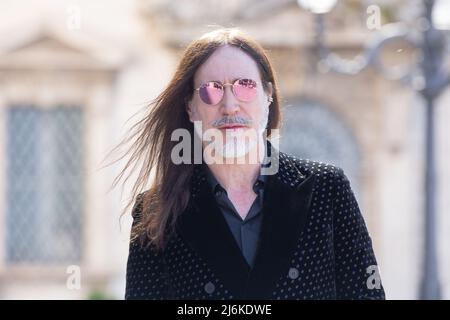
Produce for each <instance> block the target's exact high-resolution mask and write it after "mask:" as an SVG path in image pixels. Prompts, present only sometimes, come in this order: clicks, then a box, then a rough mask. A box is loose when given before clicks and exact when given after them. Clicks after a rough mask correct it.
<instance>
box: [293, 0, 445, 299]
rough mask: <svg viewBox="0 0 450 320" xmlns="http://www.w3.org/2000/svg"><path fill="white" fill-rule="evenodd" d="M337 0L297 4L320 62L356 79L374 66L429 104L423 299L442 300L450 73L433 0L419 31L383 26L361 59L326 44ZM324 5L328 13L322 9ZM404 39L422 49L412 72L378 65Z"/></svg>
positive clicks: (426, 2) (425, 2)
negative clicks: (442, 169)
mask: <svg viewBox="0 0 450 320" xmlns="http://www.w3.org/2000/svg"><path fill="white" fill-rule="evenodd" d="M336 1H337V0H321V1H319V2H320V3H321V5H322V7H320V8H319V9H320V10H315V8H314V4H315V0H298V3H299V4H300V5H301V6H302V7H304V8H306V9H308V10H310V11H312V12H313V13H315V14H316V16H315V22H316V35H315V38H316V46H317V49H318V54H319V57H320V58H321V60H322V61H321V63H324V64H325V65H326V67H327V68H328V69H330V70H333V71H335V72H338V73H342V74H348V75H355V74H357V73H359V72H360V71H362V70H363V69H365V68H366V67H368V66H369V65H372V66H374V67H375V69H376V70H377V71H379V72H380V73H381V74H383V75H384V76H385V77H386V78H388V79H391V80H398V81H401V82H402V83H404V84H406V85H407V86H410V87H412V88H413V89H414V90H415V91H416V92H417V93H419V94H420V96H421V97H422V98H423V100H424V102H425V107H426V112H425V159H424V160H425V176H424V196H425V202H424V219H425V229H424V232H425V241H424V247H423V250H424V254H423V274H422V279H421V286H420V298H421V299H440V297H441V289H440V284H439V274H438V262H437V249H436V247H437V243H436V201H435V195H436V167H435V145H434V143H435V139H434V116H435V115H434V112H435V101H436V99H437V98H438V96H439V95H440V94H441V93H442V91H443V90H444V89H445V88H447V87H448V86H449V84H450V75H449V74H448V73H447V72H446V71H445V70H444V62H445V61H444V53H445V50H446V44H447V43H446V41H445V37H444V34H443V31H441V30H437V29H436V28H435V27H434V25H433V19H432V12H433V7H434V5H435V1H434V0H423V8H424V13H423V14H422V16H421V17H420V18H419V19H418V21H419V22H420V28H419V32H418V33H417V32H416V33H414V32H413V31H411V30H409V29H408V28H405V27H404V26H403V25H402V24H400V23H397V24H391V25H390V26H386V27H384V28H383V29H382V30H381V31H380V32H379V34H377V37H375V39H374V40H373V42H371V43H369V44H368V46H367V47H366V50H365V52H364V53H363V54H361V55H359V56H358V57H357V58H356V59H353V60H346V59H341V58H340V57H338V56H337V55H335V54H334V53H331V52H330V51H329V49H328V48H327V47H326V46H325V44H324V40H323V38H324V24H323V15H324V14H325V13H326V12H327V10H328V11H329V10H331V8H332V7H333V6H334V4H335V3H336ZM324 4H326V9H327V10H323V7H324ZM399 40H403V41H406V42H408V43H410V44H411V45H412V46H413V47H415V48H417V49H418V50H419V51H420V55H421V61H420V62H419V63H418V64H417V65H416V66H415V68H413V69H410V68H408V69H406V68H400V69H399V68H397V69H395V70H390V69H389V68H385V67H384V66H383V64H382V63H381V62H380V61H379V59H380V51H381V50H382V48H383V47H384V46H385V45H386V44H387V43H392V42H395V41H399Z"/></svg>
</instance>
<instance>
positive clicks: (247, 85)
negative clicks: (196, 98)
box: [195, 79, 256, 105]
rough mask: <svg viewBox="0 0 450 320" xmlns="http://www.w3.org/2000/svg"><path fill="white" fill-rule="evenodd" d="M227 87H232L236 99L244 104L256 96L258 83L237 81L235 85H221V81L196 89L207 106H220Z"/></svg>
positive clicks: (210, 82)
mask: <svg viewBox="0 0 450 320" xmlns="http://www.w3.org/2000/svg"><path fill="white" fill-rule="evenodd" d="M225 86H231V91H232V92H233V94H234V96H235V97H236V99H238V100H240V101H243V102H250V101H252V100H253V99H254V98H255V96H256V81H255V80H252V79H236V80H235V81H234V82H233V83H221V82H219V81H209V82H206V83H204V84H202V85H201V86H200V87H198V88H197V89H195V90H196V91H198V93H199V95H200V99H202V101H203V102H204V103H206V104H209V105H216V104H218V103H219V102H220V101H221V100H222V98H223V95H224V92H225Z"/></svg>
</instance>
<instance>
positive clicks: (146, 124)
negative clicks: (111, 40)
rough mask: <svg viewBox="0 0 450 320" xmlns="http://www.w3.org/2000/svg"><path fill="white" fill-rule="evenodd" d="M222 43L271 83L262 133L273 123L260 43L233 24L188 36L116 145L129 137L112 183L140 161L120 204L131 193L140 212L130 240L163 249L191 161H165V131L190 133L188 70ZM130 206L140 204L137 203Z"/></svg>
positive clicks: (269, 74)
mask: <svg viewBox="0 0 450 320" xmlns="http://www.w3.org/2000/svg"><path fill="white" fill-rule="evenodd" d="M223 45H230V46H234V47H237V48H239V49H241V50H243V51H244V52H246V53H247V54H249V55H250V56H251V57H252V58H253V59H254V60H255V61H256V63H257V65H258V68H259V71H260V75H261V80H262V83H263V85H264V88H265V89H267V84H268V82H271V83H272V88H273V94H272V97H273V102H272V104H271V105H270V107H269V109H270V110H269V119H268V124H267V128H266V129H267V136H268V137H270V130H271V129H277V128H279V125H280V122H281V114H280V105H279V100H280V98H279V92H278V89H277V85H276V81H275V74H274V71H273V69H272V65H271V63H270V61H269V59H268V57H267V55H266V53H265V51H264V49H263V48H262V47H261V45H259V44H258V43H257V42H256V41H255V40H253V39H251V38H250V37H249V36H248V35H246V34H244V33H243V32H242V31H240V30H239V29H236V28H222V29H218V30H215V31H212V32H209V33H207V34H205V35H203V36H202V37H200V38H198V39H197V40H194V41H193V42H191V43H190V44H189V45H188V47H187V48H186V50H185V51H184V53H183V55H182V58H181V61H180V63H179V65H178V67H177V69H176V71H175V74H174V76H173V77H172V79H171V81H170V82H169V84H168V85H167V87H166V88H165V89H164V91H163V92H162V93H161V94H160V95H159V96H158V97H157V98H156V99H155V100H154V101H153V102H152V103H151V104H150V106H148V110H147V114H146V116H145V117H144V118H143V119H142V120H140V121H138V122H137V123H135V124H134V125H133V126H132V127H131V129H130V135H129V137H128V138H126V139H125V140H124V141H123V142H122V143H121V144H119V145H118V146H117V147H116V148H119V147H120V146H121V145H122V144H124V143H128V142H129V141H133V143H132V144H131V146H130V147H129V149H128V151H127V152H126V153H125V154H124V155H123V156H122V157H120V159H122V158H124V157H125V156H129V160H128V161H127V163H126V165H125V167H124V168H123V170H122V171H121V172H120V174H119V175H118V176H117V177H116V178H115V179H114V181H113V184H112V186H113V187H114V186H115V185H116V184H117V183H118V182H119V181H120V180H121V179H122V178H123V176H124V174H125V172H126V171H127V170H129V169H130V168H132V169H135V168H136V167H139V166H140V170H139V174H138V178H137V181H136V183H135V184H134V186H133V188H132V191H131V193H132V197H131V200H130V202H129V203H128V205H127V206H126V208H125V211H126V210H128V208H130V206H131V204H132V203H133V202H134V199H137V200H136V203H135V207H134V209H133V212H135V211H137V210H139V212H140V214H139V218H138V219H137V217H135V223H134V226H133V229H132V236H131V240H132V241H134V240H135V239H137V238H140V239H150V240H151V243H152V244H154V245H155V247H156V248H158V249H163V248H164V246H165V244H166V243H167V240H168V237H169V235H170V234H171V232H172V231H173V230H174V226H175V223H176V221H177V218H178V216H179V215H180V214H181V213H182V212H183V211H184V209H185V208H186V207H187V205H188V201H189V197H190V180H191V177H192V174H193V170H194V164H193V163H194V161H193V159H191V160H192V161H191V164H174V163H173V162H172V161H171V151H172V148H173V147H174V146H175V145H176V144H177V143H178V142H177V141H171V134H172V132H173V131H174V130H175V129H178V128H184V129H187V130H189V132H190V133H191V137H193V136H194V126H193V124H192V122H190V121H189V117H188V114H187V111H186V106H187V101H189V100H190V99H191V97H192V94H193V92H194V88H193V85H194V80H193V79H194V75H195V73H196V71H197V70H198V68H199V67H200V65H202V64H203V63H204V62H205V61H206V60H207V59H208V57H209V56H211V54H212V53H213V52H214V51H215V50H216V49H217V48H219V47H221V46H223ZM116 148H115V149H116ZM115 149H113V151H114V150H115ZM192 157H193V155H192ZM120 159H119V160H120ZM153 168H155V171H154V173H155V175H154V180H153V182H152V184H151V187H150V189H149V190H147V191H145V192H144V190H143V188H145V184H146V182H148V181H149V179H150V177H151V171H152V169H153ZM130 175H131V173H129V174H128V176H127V179H125V181H126V180H128V178H129V177H130ZM138 202H139V203H138ZM136 206H140V207H139V209H137V208H136ZM167 231H169V232H167Z"/></svg>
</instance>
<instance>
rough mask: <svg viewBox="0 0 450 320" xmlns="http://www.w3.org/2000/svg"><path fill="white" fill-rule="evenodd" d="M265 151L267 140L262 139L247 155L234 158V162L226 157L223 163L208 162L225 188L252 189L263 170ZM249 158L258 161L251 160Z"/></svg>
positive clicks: (242, 190) (245, 190)
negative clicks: (228, 161) (230, 161)
mask: <svg viewBox="0 0 450 320" xmlns="http://www.w3.org/2000/svg"><path fill="white" fill-rule="evenodd" d="M265 151H266V146H265V142H264V141H262V142H260V143H258V144H256V146H255V147H254V148H252V149H251V150H250V151H249V153H248V154H247V155H245V156H243V157H241V158H234V159H232V160H233V161H232V162H233V163H227V161H226V160H225V159H224V160H223V161H222V163H212V164H208V168H209V169H210V170H211V172H212V173H213V174H214V177H216V179H217V181H218V182H219V183H220V185H221V186H223V187H224V188H225V190H227V191H234V192H247V191H251V190H253V189H252V186H253V184H254V182H255V181H256V179H257V178H258V176H259V174H260V172H261V163H262V159H263V157H261V156H260V155H264V153H265ZM249 159H253V160H256V161H249Z"/></svg>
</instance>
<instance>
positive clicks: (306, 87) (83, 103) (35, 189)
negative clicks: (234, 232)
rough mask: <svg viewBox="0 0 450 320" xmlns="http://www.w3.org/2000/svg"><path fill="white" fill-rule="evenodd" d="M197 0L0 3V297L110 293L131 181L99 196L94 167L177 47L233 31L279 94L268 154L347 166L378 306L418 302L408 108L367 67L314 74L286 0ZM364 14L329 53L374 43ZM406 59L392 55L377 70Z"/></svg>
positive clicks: (419, 150) (153, 90)
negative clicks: (379, 291)
mask: <svg viewBox="0 0 450 320" xmlns="http://www.w3.org/2000/svg"><path fill="white" fill-rule="evenodd" d="M374 2H375V3H379V4H380V5H383V4H384V6H382V8H384V9H383V10H382V13H383V15H382V23H383V24H386V23H388V22H391V21H396V19H404V20H408V19H409V20H412V17H413V14H414V10H412V9H411V6H406V5H405V1H396V2H394V5H393V4H392V2H390V3H391V4H390V6H389V7H386V2H385V1H384V3H383V2H382V1H378V2H377V1H374ZM207 3H208V5H205V1H200V0H188V1H168V0H146V1H144V0H134V1H125V0H114V1H111V0H110V1H86V0H79V1H51V0H45V1H40V3H39V5H37V4H33V5H29V4H28V2H26V1H24V0H21V1H2V2H0V35H2V36H0V298H3V299H11V298H12V299H15V298H57V299H73V298H75V299H85V298H95V297H112V298H118V299H121V298H122V297H123V291H124V274H125V263H126V257H127V249H128V237H129V227H130V223H131V221H130V217H129V216H125V217H124V218H123V219H121V220H119V216H120V208H121V207H122V206H123V205H124V204H125V202H126V200H128V199H127V196H126V195H127V192H128V191H129V186H126V187H125V189H124V190H123V192H122V190H120V188H119V189H113V190H112V191H109V190H108V189H109V187H110V184H111V183H112V179H113V178H114V176H115V174H117V173H118V170H119V169H120V168H121V167H120V165H123V162H119V163H118V164H117V165H114V166H112V167H108V168H106V169H102V168H101V165H102V163H103V162H102V160H104V157H105V156H106V155H107V152H108V151H110V150H111V148H112V147H114V146H115V145H116V144H117V143H118V142H119V141H120V139H121V138H122V137H123V135H124V134H125V132H126V130H127V128H129V126H130V125H131V123H132V122H133V120H136V119H138V117H139V115H141V113H138V114H137V115H136V113H137V112H141V111H142V110H143V108H145V107H146V106H147V104H148V102H149V101H151V99H152V98H154V97H156V95H157V94H158V93H159V92H160V91H161V90H162V89H163V88H164V86H165V85H166V84H167V82H168V81H169V79H170V77H171V75H172V72H173V71H174V68H175V66H176V63H177V61H178V58H179V56H180V54H181V52H182V50H183V48H184V47H185V45H186V44H187V43H188V42H189V41H190V40H192V39H193V38H195V37H197V36H199V35H201V34H202V33H204V32H206V31H209V30H213V29H214V28H216V27H218V26H227V27H230V26H236V27H240V28H242V29H243V30H244V31H247V32H248V33H249V34H251V35H252V36H253V37H255V38H256V39H257V40H258V41H259V42H261V43H262V44H263V46H264V47H265V48H266V49H267V50H268V52H269V55H270V57H271V58H272V60H273V62H274V67H275V70H276V71H277V77H278V80H279V84H280V90H281V94H282V98H283V106H284V127H283V129H282V136H281V140H280V145H281V149H282V150H284V151H286V152H290V153H293V154H296V155H298V156H300V157H305V158H310V159H314V160H320V161H324V162H329V163H333V164H336V165H339V166H341V167H343V168H344V170H345V172H346V173H347V175H348V176H349V178H350V181H351V183H352V186H353V189H354V191H355V194H356V197H357V199H358V201H359V204H360V207H361V211H362V212H363V214H364V216H365V218H366V222H367V225H368V228H369V232H370V233H371V236H372V239H373V242H374V248H375V251H376V254H377V257H378V260H379V265H380V269H381V274H382V278H383V281H384V285H385V288H386V293H387V297H388V298H399V299H416V298H418V288H419V284H420V277H421V270H422V269H421V263H422V260H421V259H422V254H423V252H422V242H423V240H422V239H423V229H424V228H423V210H422V206H423V204H422V203H423V187H422V186H423V155H424V145H423V136H424V130H423V122H424V116H423V113H424V106H423V104H422V101H421V100H420V97H419V96H417V95H416V94H415V93H414V92H413V91H411V89H409V88H405V87H402V86H401V85H400V84H398V83H395V82H392V81H388V80H385V79H384V78H383V77H382V76H380V75H379V74H378V73H377V72H375V70H373V69H367V70H365V71H363V72H362V73H360V74H358V75H355V76H344V75H338V74H335V73H333V72H325V71H326V70H323V68H322V69H321V68H320V67H319V68H318V66H317V63H318V59H317V55H316V53H315V50H314V49H315V42H314V21H313V17H312V16H311V14H310V13H308V12H306V11H305V10H302V9H300V8H299V6H298V5H297V3H296V1H292V0H260V1H255V0H246V1H242V0H241V1H237V0H231V1H226V2H225V1H218V0H209V1H207ZM368 5H369V4H368V3H366V2H365V1H356V0H354V1H346V2H343V3H340V4H339V5H338V6H337V7H336V8H335V9H334V10H333V12H331V13H330V14H329V15H328V16H327V17H326V23H327V37H326V41H327V45H328V46H330V48H331V49H332V50H333V51H334V52H336V53H339V54H340V55H342V56H344V57H352V56H355V55H357V54H358V53H359V52H361V51H362V50H363V49H364V45H365V44H366V43H367V41H368V40H369V39H371V38H372V37H374V36H375V35H376V33H377V32H378V30H370V29H368V28H367V25H366V19H367V13H366V8H367V6H368ZM409 52H410V49H409V48H403V47H402V46H401V45H400V44H399V46H398V47H396V48H393V50H390V51H389V50H388V52H387V53H386V55H387V60H389V59H390V60H393V61H396V60H402V59H404V57H407V56H408V53H409ZM448 101H450V96H449V93H448V92H447V93H444V94H443V96H442V97H441V99H440V100H439V106H438V108H437V117H436V126H437V132H436V138H437V141H436V148H437V150H438V154H437V165H438V178H439V180H438V182H439V184H438V190H439V192H438V194H436V201H437V211H438V214H439V217H438V219H439V223H438V234H437V236H438V243H439V247H438V252H439V267H440V270H441V282H442V291H443V296H444V298H447V299H448V298H449V297H450V276H449V275H448V274H447V273H445V270H449V268H450V247H449V243H450V239H449V232H448V231H449V230H450V217H449V215H446V211H447V210H446V209H445V208H447V207H450V197H448V196H447V197H446V196H445V195H448V194H449V192H450V166H449V165H448V161H446V159H448V158H449V156H450V140H449V139H446V137H448V135H449V131H448V127H446V125H448V124H449V119H450V109H449V108H447V107H446V105H447V103H446V102H448ZM133 115H134V116H133ZM132 116H133V118H131V120H129V119H130V117H132ZM127 120H129V121H128V122H127ZM76 276H79V279H80V282H79V284H80V287H78V286H77V281H76V279H78V278H76ZM74 277H75V278H74ZM74 279H75V280H74Z"/></svg>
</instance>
